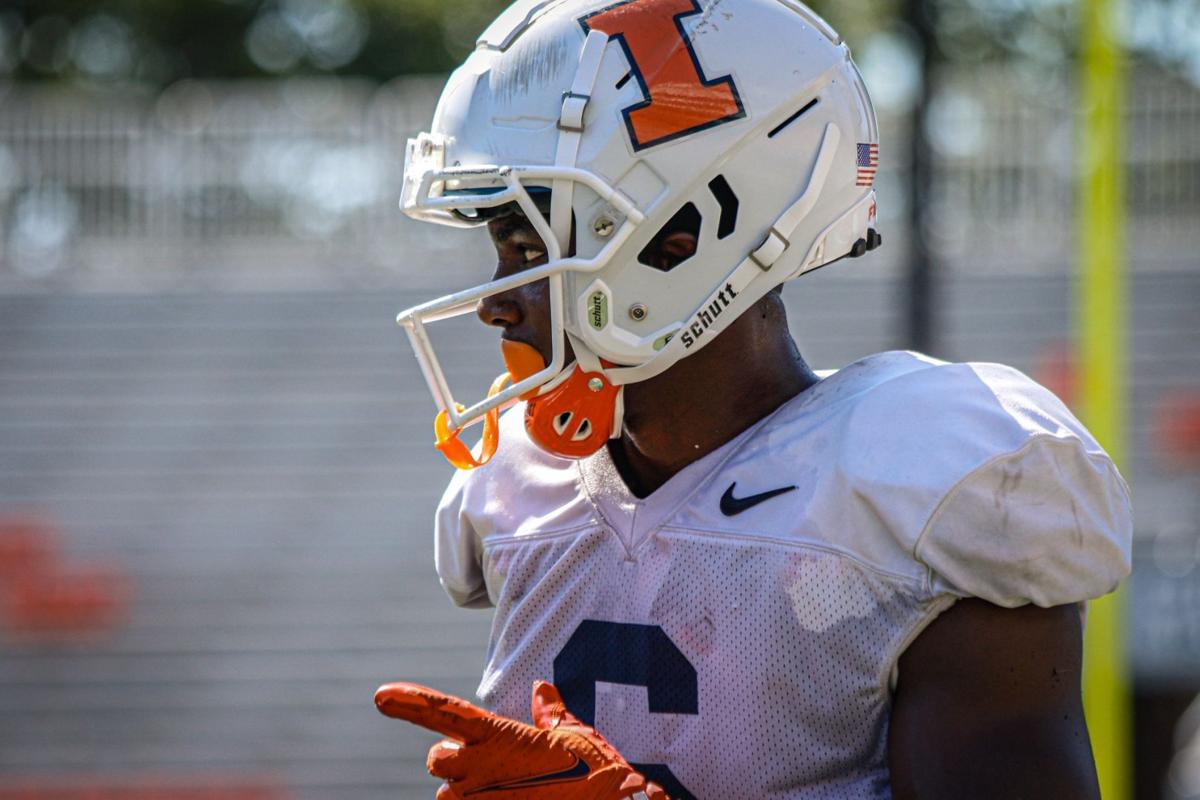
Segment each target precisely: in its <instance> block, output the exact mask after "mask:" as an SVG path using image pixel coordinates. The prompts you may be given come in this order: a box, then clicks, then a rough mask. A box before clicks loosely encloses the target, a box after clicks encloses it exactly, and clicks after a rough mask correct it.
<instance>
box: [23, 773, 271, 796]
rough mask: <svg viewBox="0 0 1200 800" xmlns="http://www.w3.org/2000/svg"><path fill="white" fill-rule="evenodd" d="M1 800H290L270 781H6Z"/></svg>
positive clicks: (187, 778) (165, 778)
mask: <svg viewBox="0 0 1200 800" xmlns="http://www.w3.org/2000/svg"><path fill="white" fill-rule="evenodd" d="M0 800H291V795H290V794H289V793H288V792H287V790H286V789H284V788H283V786H282V784H281V783H280V782H279V781H277V780H275V779H273V778H238V777H230V778H224V777H215V778H214V777H190V776H182V777H171V776H167V775H154V776H142V777H134V778H125V779H118V778H112V777H95V778H71V779H61V778H26V779H21V778H15V779H14V778H5V780H4V785H3V786H2V787H0Z"/></svg>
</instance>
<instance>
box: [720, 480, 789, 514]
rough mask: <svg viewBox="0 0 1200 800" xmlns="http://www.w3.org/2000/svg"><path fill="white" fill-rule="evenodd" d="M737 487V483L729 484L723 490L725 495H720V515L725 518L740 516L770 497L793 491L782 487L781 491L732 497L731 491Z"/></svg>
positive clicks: (787, 487)
mask: <svg viewBox="0 0 1200 800" xmlns="http://www.w3.org/2000/svg"><path fill="white" fill-rule="evenodd" d="M736 487H737V481H734V482H733V483H731V484H729V488H728V489H726V490H725V494H723V495H721V513H722V514H724V515H725V516H727V517H732V516H734V515H735V514H740V513H742V512H743V511H745V510H746V509H748V508H753V507H754V506H756V505H758V504H759V503H761V502H764V501H766V500H770V499H771V498H772V497H778V496H779V495H781V494H787V493H788V492H790V491H792V490H793V489H795V488H796V487H795V486H784V487H783V488H781V489H772V490H771V491H769V492H760V493H759V494H752V495H750V496H748V497H734V496H733V490H734V489H735V488H736Z"/></svg>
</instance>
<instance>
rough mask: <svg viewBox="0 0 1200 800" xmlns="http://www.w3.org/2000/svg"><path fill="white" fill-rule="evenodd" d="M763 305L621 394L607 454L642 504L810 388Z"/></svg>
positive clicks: (773, 307)
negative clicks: (619, 420)
mask: <svg viewBox="0 0 1200 800" xmlns="http://www.w3.org/2000/svg"><path fill="white" fill-rule="evenodd" d="M817 380H818V379H817V377H816V375H814V374H813V372H812V370H810V369H809V368H808V365H807V364H805V363H804V359H803V358H801V356H800V353H799V351H798V350H797V349H796V345H795V342H793V340H792V337H791V335H790V334H789V333H788V329H787V319H786V317H785V316H784V314H783V307H782V301H780V300H779V298H778V297H775V296H771V297H768V298H765V299H764V300H763V301H761V302H760V304H759V305H758V306H755V307H754V308H752V309H751V310H750V311H748V312H747V313H746V314H745V315H743V316H742V317H741V318H740V319H738V321H737V322H735V323H734V324H733V325H732V326H730V328H729V329H728V330H726V331H725V332H724V333H722V334H721V336H720V337H718V338H717V339H716V340H714V341H713V342H712V343H710V344H709V345H708V346H707V347H705V348H704V349H702V350H700V351H699V352H698V353H696V354H695V355H693V356H690V357H688V358H685V359H683V360H682V361H680V362H679V363H678V364H676V365H675V366H674V367H672V368H671V369H670V370H668V371H667V372H665V373H663V374H662V375H660V376H658V377H656V378H652V379H650V380H648V381H644V382H642V383H637V384H631V385H629V386H627V387H625V424H624V430H623V432H622V435H621V438H620V440H618V441H614V442H611V443H610V447H609V452H610V453H611V454H612V457H613V461H614V463H615V464H616V466H617V469H618V470H619V471H620V473H621V476H622V478H624V480H625V483H626V485H627V486H628V487H629V489H630V491H631V492H633V494H634V495H636V496H638V497H646V496H647V495H649V494H651V493H652V492H654V491H655V490H656V489H658V487H660V486H662V485H663V484H664V483H666V482H667V481H668V480H670V478H671V476H673V475H675V473H677V472H679V471H680V470H682V469H683V468H684V467H686V466H687V465H688V464H691V463H692V462H694V461H697V460H699V459H701V458H703V457H704V456H706V455H708V454H709V453H711V452H712V451H714V450H716V449H717V448H719V447H720V446H721V445H723V444H725V443H726V442H728V441H729V440H731V439H733V438H734V437H735V436H737V435H738V434H739V433H741V432H742V431H744V430H746V429H747V428H749V427H750V426H751V425H753V424H754V423H755V422H757V421H758V420H760V419H762V418H763V417H765V416H767V415H768V414H770V413H771V412H772V411H774V410H775V409H777V408H779V406H781V405H783V404H784V403H785V402H787V401H788V400H790V399H791V398H793V397H795V396H796V395H797V394H799V393H800V392H802V391H804V390H805V389H807V388H808V387H810V386H812V385H813V384H814V383H816V382H817Z"/></svg>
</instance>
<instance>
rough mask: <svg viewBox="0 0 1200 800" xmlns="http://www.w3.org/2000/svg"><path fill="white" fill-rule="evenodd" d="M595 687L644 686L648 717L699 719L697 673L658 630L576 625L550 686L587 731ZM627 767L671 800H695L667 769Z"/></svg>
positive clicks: (594, 623) (624, 624)
mask: <svg viewBox="0 0 1200 800" xmlns="http://www.w3.org/2000/svg"><path fill="white" fill-rule="evenodd" d="M596 681H604V682H605V683H623V684H626V685H629V686H645V687H646V699H647V701H648V703H649V706H650V713H652V714H699V713H700V692H699V689H698V688H697V683H696V668H695V667H693V666H692V665H691V664H690V663H688V660H687V658H686V657H685V656H684V655H683V653H682V652H680V650H679V648H678V647H676V646H675V643H674V642H672V641H671V637H669V636H667V634H666V632H665V631H663V629H662V628H660V627H659V626H657V625H634V624H632V623H627V622H601V621H599V620H594V619H585V620H584V621H583V622H581V623H579V627H578V628H576V629H575V633H573V634H571V638H570V639H569V640H568V641H567V644H566V645H565V646H564V647H563V649H562V652H560V653H559V654H558V657H557V658H555V659H554V685H555V686H557V687H558V690H559V691H560V692H561V693H562V696H563V700H565V701H566V703H567V708H569V709H570V710H571V713H573V714H575V716H577V717H579V718H580V719H581V720H583V721H584V722H586V723H587V724H589V725H595V724H596ZM601 733H603V731H601ZM630 764H631V765H632V766H633V768H634V769H636V770H637V771H638V772H640V773H642V774H643V775H645V776H646V777H647V778H648V779H649V780H652V781H654V782H655V783H657V784H658V785H659V786H661V787H662V788H663V789H665V790H666V792H667V794H668V795H670V796H671V800H695V796H694V795H693V794H692V793H691V792H689V791H688V790H687V789H686V788H684V786H683V784H681V783H680V782H679V780H678V779H677V778H676V777H675V776H674V775H672V774H671V770H670V769H668V768H667V766H666V765H665V764H634V763H633V762H632V761H631V762H630Z"/></svg>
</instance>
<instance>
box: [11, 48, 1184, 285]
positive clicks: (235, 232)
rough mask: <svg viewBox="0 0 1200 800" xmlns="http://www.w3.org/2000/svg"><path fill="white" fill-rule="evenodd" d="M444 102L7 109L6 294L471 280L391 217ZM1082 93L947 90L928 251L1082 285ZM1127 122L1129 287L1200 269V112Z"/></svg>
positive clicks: (61, 101)
mask: <svg viewBox="0 0 1200 800" xmlns="http://www.w3.org/2000/svg"><path fill="white" fill-rule="evenodd" d="M440 85H441V78H415V79H404V80H397V81H394V82H392V83H388V84H385V85H383V86H376V85H374V84H370V83H366V82H360V81H353V80H317V81H314V80H289V81H274V82H245V83H220V84H218V83H198V82H183V83H180V84H176V85H175V86H172V87H170V88H169V89H168V90H166V91H165V92H163V93H162V94H159V95H153V94H136V93H128V92H126V93H98V92H85V91H82V90H79V89H65V88H47V87H40V86H31V85H28V84H13V85H9V86H7V87H3V88H0V230H2V231H3V241H4V250H3V254H2V255H0V289H8V290H13V289H38V288H45V287H54V288H60V289H61V288H65V287H70V288H82V289H87V288H90V287H91V288H108V287H117V288H140V287H148V288H161V287H179V286H191V287H196V286H199V287H214V288H234V289H236V288H239V287H244V286H250V287H273V288H279V287H284V288H286V287H291V286H309V285H318V286H344V285H346V284H347V283H349V284H350V285H358V284H361V283H362V282H367V283H376V282H380V281H384V282H392V281H401V280H402V281H403V283H404V285H406V286H412V285H414V282H415V283H416V284H418V285H419V284H420V283H422V282H423V281H424V282H427V283H439V284H444V283H446V282H447V280H449V279H451V278H452V277H455V276H453V275H452V274H448V273H447V271H446V270H447V269H449V270H451V271H454V270H456V269H464V270H465V269H466V268H467V267H469V266H472V265H477V264H478V261H476V260H474V257H475V256H476V255H482V254H481V253H479V252H478V251H471V250H469V251H468V253H467V254H466V255H462V254H460V255H459V256H458V257H457V258H455V259H448V258H446V256H448V255H449V252H450V249H451V248H450V245H452V246H453V250H455V251H457V250H460V249H461V246H462V244H463V239H461V238H459V239H455V238H453V237H452V238H451V240H450V243H449V245H448V244H447V242H446V237H445V236H442V235H440V234H439V232H438V231H436V230H431V229H429V228H428V227H427V226H422V225H416V224H412V223H409V222H408V221H406V220H404V219H403V217H402V216H401V215H400V214H399V213H398V211H397V210H396V203H395V198H396V196H397V195H398V191H399V185H400V173H401V170H402V160H403V147H404V141H405V139H406V138H407V137H408V136H410V135H412V134H413V133H414V132H415V131H417V130H419V129H421V128H422V127H423V126H425V125H426V124H427V123H428V120H429V118H430V116H431V114H432V109H433V104H434V102H435V99H436V96H437V92H438V90H439V88H440ZM1071 91H1072V89H1071V84H1070V82H1069V81H1068V80H1067V79H1066V76H1063V75H1060V76H1053V75H1051V76H1046V75H1038V76H1036V77H1030V76H1028V75H1027V74H1026V73H1024V72H1021V71H1015V70H1007V71H992V72H987V73H973V74H969V75H965V74H959V73H954V74H947V75H945V76H943V78H942V79H941V80H939V81H938V88H937V91H936V92H935V93H934V100H933V102H932V104H931V107H930V114H929V118H928V120H927V124H926V127H927V132H928V135H929V136H930V139H931V142H932V145H933V148H934V153H935V156H936V164H935V176H934V181H933V186H934V192H933V196H932V197H931V198H930V202H931V203H932V204H933V208H932V213H931V214H930V217H931V219H932V220H933V222H932V224H931V230H930V234H931V240H932V242H933V245H934V250H935V253H936V254H937V255H938V256H939V257H940V259H941V260H942V261H943V262H944V263H945V265H946V266H947V267H948V268H950V269H954V270H966V271H968V272H972V273H976V274H980V273H985V274H990V273H1000V274H1005V273H1011V272H1014V271H1016V272H1034V273H1047V272H1051V273H1053V272H1059V273H1061V272H1063V271H1065V270H1067V269H1068V268H1069V267H1070V264H1071V260H1072V259H1071V251H1072V243H1073V236H1074V233H1073V226H1074V210H1073V203H1072V196H1073V191H1074V179H1073V175H1074V171H1075V158H1074V150H1075V118H1074V117H1073V115H1072V113H1071V111H1070V109H1071V108H1072V107H1073V105H1074V104H1073V102H1072V101H1073V97H1072V94H1071ZM1127 115H1128V119H1127V131H1128V140H1127V153H1128V178H1129V180H1128V199H1129V208H1130V213H1131V226H1130V235H1131V245H1132V248H1131V249H1132V252H1133V254H1134V256H1135V258H1134V260H1133V263H1134V267H1135V268H1137V269H1145V268H1149V269H1154V270H1164V269H1166V270H1176V269H1188V268H1193V267H1195V266H1196V259H1195V258H1194V257H1193V255H1192V254H1193V253H1195V252H1196V251H1197V248H1198V246H1200V232H1198V231H1197V227H1196V226H1195V225H1194V224H1192V223H1193V221H1194V220H1195V219H1196V218H1197V216H1200V137H1197V136H1195V131H1196V130H1197V129H1198V128H1200V91H1198V90H1197V89H1196V87H1194V86H1190V85H1187V84H1185V83H1182V82H1180V81H1178V80H1175V79H1172V78H1170V77H1168V76H1165V75H1162V74H1157V73H1153V74H1152V73H1139V74H1137V75H1135V77H1134V79H1133V82H1132V86H1131V90H1130V92H1129V106H1128V110H1127ZM881 125H882V129H883V137H882V138H883V145H882V174H881V176H880V180H879V182H878V183H879V187H880V192H881V203H880V208H881V214H882V216H883V219H882V225H883V227H884V229H885V231H886V232H887V233H888V234H890V235H891V236H892V237H894V238H892V239H891V241H892V242H897V243H899V242H902V240H903V234H904V231H903V230H902V227H901V226H900V225H898V224H896V223H897V222H898V220H900V219H903V216H904V206H905V203H906V202H907V198H908V195H907V191H906V188H905V187H906V186H907V185H908V180H907V176H906V174H905V172H906V169H907V164H906V162H905V156H906V153H907V151H908V146H907V142H908V140H909V133H910V132H909V131H908V130H907V129H906V126H905V121H904V119H903V118H899V117H894V116H889V115H887V114H885V115H884V116H883V119H882V121H881ZM1080 235H1086V232H1081V233H1080ZM474 241H475V240H472V242H474ZM439 255H441V256H442V258H441V259H439V260H440V261H442V262H449V266H439V269H438V270H437V273H436V275H431V274H430V272H429V271H428V270H418V269H413V264H414V262H416V261H420V260H422V259H430V258H436V257H437V256H439ZM902 255H903V248H902V247H889V248H884V250H883V251H882V253H881V256H880V258H879V259H877V261H882V262H884V264H883V269H884V270H885V271H888V270H895V269H897V268H898V266H899V264H898V259H899V258H900V257H902ZM879 266H880V265H877V268H878V267H879ZM876 274H878V272H876Z"/></svg>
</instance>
